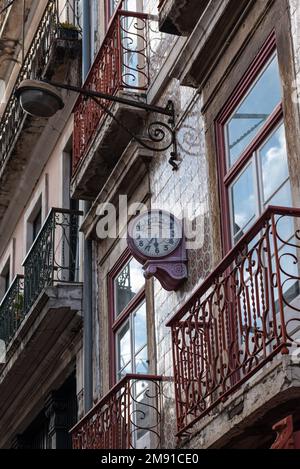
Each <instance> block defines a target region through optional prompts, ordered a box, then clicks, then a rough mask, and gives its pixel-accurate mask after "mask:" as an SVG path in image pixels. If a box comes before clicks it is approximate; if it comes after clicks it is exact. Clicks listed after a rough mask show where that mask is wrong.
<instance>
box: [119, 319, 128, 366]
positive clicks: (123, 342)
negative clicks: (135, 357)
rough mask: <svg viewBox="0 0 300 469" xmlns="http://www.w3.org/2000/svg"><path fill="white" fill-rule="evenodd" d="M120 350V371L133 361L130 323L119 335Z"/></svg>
mask: <svg viewBox="0 0 300 469" xmlns="http://www.w3.org/2000/svg"><path fill="white" fill-rule="evenodd" d="M118 350H119V369H122V368H124V366H125V365H127V364H128V363H129V362H130V360H131V338H130V329H129V321H128V322H127V323H126V324H125V326H124V327H123V328H122V330H121V331H120V333H119V334H118Z"/></svg>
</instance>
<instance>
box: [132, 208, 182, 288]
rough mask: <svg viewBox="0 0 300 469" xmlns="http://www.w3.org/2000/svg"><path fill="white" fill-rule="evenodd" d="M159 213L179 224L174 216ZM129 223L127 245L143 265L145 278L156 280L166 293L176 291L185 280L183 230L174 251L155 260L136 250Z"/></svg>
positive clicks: (143, 214)
mask: <svg viewBox="0 0 300 469" xmlns="http://www.w3.org/2000/svg"><path fill="white" fill-rule="evenodd" d="M149 212H150V213H151V212H154V210H152V211H151V210H149ZM149 212H148V213H149ZM160 212H164V213H165V214H166V213H167V214H168V215H169V216H172V217H173V218H174V219H175V220H176V221H177V222H178V223H179V221H178V220H177V219H176V217H175V216H174V215H171V214H169V213H168V212H166V211H164V210H160ZM145 213H147V212H143V213H142V214H141V215H138V217H136V218H135V219H134V220H133V221H132V222H131V223H133V222H136V220H137V218H140V217H141V218H142V217H143V216H145ZM131 223H130V224H129V228H128V233H127V244H128V247H129V250H130V252H131V254H132V255H133V257H134V258H135V259H136V260H137V261H138V262H140V264H142V265H143V270H144V276H145V278H146V279H149V278H151V277H155V278H157V280H159V282H160V283H161V285H162V287H163V288H164V289H165V290H167V291H176V290H178V289H179V288H180V286H181V285H182V283H183V282H184V280H186V279H187V254H186V247H185V237H184V232H183V229H182V237H181V241H180V243H179V244H178V246H177V247H176V249H175V250H174V251H173V252H171V253H170V254H167V255H166V256H164V257H160V258H156V257H151V256H146V255H144V254H143V253H141V252H140V251H139V250H138V249H137V247H136V245H135V243H134V240H133V238H132V237H131V236H130V231H131V230H130V226H131Z"/></svg>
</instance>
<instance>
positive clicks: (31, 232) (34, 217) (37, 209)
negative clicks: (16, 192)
mask: <svg viewBox="0 0 300 469" xmlns="http://www.w3.org/2000/svg"><path fill="white" fill-rule="evenodd" d="M41 227H42V196H40V197H39V198H38V200H37V201H36V203H35V205H34V207H33V209H32V210H31V213H30V215H29V217H28V218H27V238H26V247H27V251H28V250H29V249H30V248H31V246H32V244H33V243H34V241H35V239H36V237H37V235H38V234H39V231H40V229H41Z"/></svg>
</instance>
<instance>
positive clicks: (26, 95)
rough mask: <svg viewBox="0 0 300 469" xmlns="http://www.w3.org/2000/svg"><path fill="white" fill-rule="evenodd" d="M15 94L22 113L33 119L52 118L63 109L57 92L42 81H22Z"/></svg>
mask: <svg viewBox="0 0 300 469" xmlns="http://www.w3.org/2000/svg"><path fill="white" fill-rule="evenodd" d="M15 94H16V97H17V98H18V99H19V102H20V105H21V106H22V108H23V109H24V111H25V112H27V113H28V114H30V115H32V116H35V117H52V116H53V115H54V114H56V112H57V111H59V110H60V109H62V108H63V107H64V103H63V100H62V99H61V96H60V93H59V91H58V90H57V89H56V88H55V87H54V86H52V85H49V84H48V83H44V82H42V81H38V80H24V81H22V82H21V83H20V85H19V87H18V88H17V90H16V92H15Z"/></svg>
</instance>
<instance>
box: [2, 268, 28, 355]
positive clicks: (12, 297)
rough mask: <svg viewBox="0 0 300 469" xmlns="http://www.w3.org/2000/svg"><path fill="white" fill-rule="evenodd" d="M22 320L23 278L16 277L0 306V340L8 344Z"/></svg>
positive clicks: (20, 276)
mask: <svg viewBox="0 0 300 469" xmlns="http://www.w3.org/2000/svg"><path fill="white" fill-rule="evenodd" d="M23 319H24V277H23V276H22V275H17V276H16V278H15V279H14V281H13V283H12V284H11V286H10V288H9V290H8V292H7V293H6V295H5V297H4V298H3V300H2V301H1V304H0V340H3V341H4V342H5V344H8V343H9V342H10V341H11V339H12V338H13V336H14V334H15V332H16V330H17V329H18V328H19V326H20V324H21V322H22V321H23ZM0 362H1V361H0Z"/></svg>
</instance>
